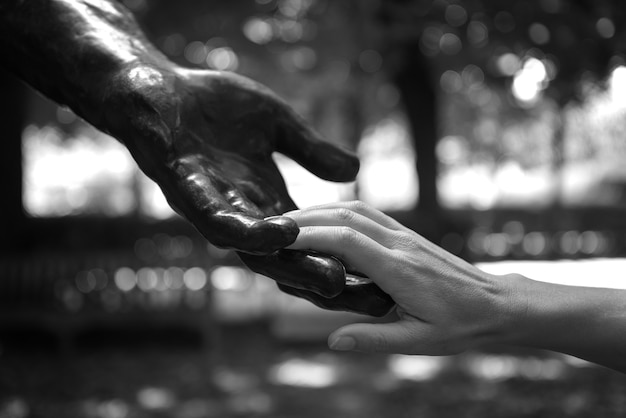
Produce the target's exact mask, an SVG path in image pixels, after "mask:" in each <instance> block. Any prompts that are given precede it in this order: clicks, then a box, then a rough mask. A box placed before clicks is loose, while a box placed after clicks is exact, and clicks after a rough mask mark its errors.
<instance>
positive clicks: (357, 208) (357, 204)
mask: <svg viewBox="0 0 626 418" xmlns="http://www.w3.org/2000/svg"><path fill="white" fill-rule="evenodd" d="M348 207H349V208H350V209H351V210H352V211H354V212H356V213H365V212H368V211H369V210H370V206H369V205H368V204H367V203H365V202H363V201H361V200H353V201H351V202H349V203H348Z"/></svg>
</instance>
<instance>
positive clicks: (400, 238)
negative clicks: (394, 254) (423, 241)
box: [393, 231, 416, 249]
mask: <svg viewBox="0 0 626 418" xmlns="http://www.w3.org/2000/svg"><path fill="white" fill-rule="evenodd" d="M393 246H394V247H395V248H398V249H412V248H415V246H416V243H415V239H414V237H413V235H412V234H410V233H408V232H405V231H397V232H394V234H393Z"/></svg>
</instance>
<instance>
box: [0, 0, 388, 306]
mask: <svg viewBox="0 0 626 418" xmlns="http://www.w3.org/2000/svg"><path fill="white" fill-rule="evenodd" d="M0 23H1V24H0V64H2V65H3V66H4V67H6V68H8V69H9V70H11V71H13V72H14V73H15V74H17V75H18V76H19V77H21V78H22V79H23V80H24V81H26V82H27V83H29V84H30V85H31V86H33V87H34V88H36V89H38V90H39V91H40V92H42V93H43V94H45V95H46V96H48V97H49V98H51V99H52V100H55V101H57V102H58V103H60V104H64V105H67V106H69V107H70V108H71V109H72V110H73V111H74V112H75V113H76V114H77V115H79V116H81V117H82V118H83V119H85V120H86V121H88V122H89V123H91V124H92V125H94V126H95V127H96V128H98V129H100V130H102V131H104V132H107V133H109V134H111V135H112V136H113V137H115V138H116V139H118V140H119V141H120V142H122V143H123V144H124V145H126V147H127V148H128V150H129V151H130V153H131V154H132V156H133V157H134V159H135V160H136V162H137V164H138V165H139V167H140V168H141V170H142V171H143V172H144V173H146V174H147V175H148V176H149V177H150V178H151V179H153V180H154V181H155V182H156V183H157V184H158V185H159V186H160V187H161V190H162V191H163V193H164V194H165V196H166V198H167V199H168V202H169V203H170V205H171V206H172V207H173V208H174V209H175V210H176V211H177V212H178V213H179V214H180V215H182V216H183V217H184V218H186V219H187V220H189V221H190V222H191V223H193V225H195V227H196V228H197V229H198V230H199V231H200V232H201V233H202V234H203V235H204V236H205V237H206V238H207V239H208V240H209V241H210V242H211V243H213V244H215V245H216V246H218V247H221V248H230V249H234V250H236V251H238V252H239V255H240V257H241V259H242V260H243V261H244V262H245V263H246V264H247V265H249V266H250V267H251V268H252V269H254V270H256V271H259V272H262V273H263V274H266V275H268V276H269V277H272V278H274V279H275V280H277V282H278V283H282V284H283V285H284V286H282V285H281V288H283V289H285V290H287V291H288V292H289V293H291V294H295V295H297V296H302V297H305V298H307V299H309V300H312V301H313V302H314V303H316V304H318V305H320V306H327V305H328V304H329V301H334V302H332V305H333V308H335V309H345V310H351V311H356V312H361V313H368V312H369V311H370V310H372V311H373V312H380V306H379V305H380V302H379V301H380V297H379V294H378V293H377V292H373V293H372V294H371V297H370V294H369V292H361V293H360V294H361V295H362V296H363V297H362V298H360V299H359V300H354V301H352V299H351V298H352V296H346V297H345V298H347V299H349V300H350V303H346V304H345V306H343V305H342V303H343V302H342V301H343V299H342V298H344V296H341V295H340V294H341V293H342V291H343V289H344V287H345V271H344V268H343V266H342V265H341V263H340V262H338V261H337V260H336V259H333V258H332V257H330V256H325V255H323V254H307V253H302V254H299V255H297V256H291V255H289V254H286V253H283V251H284V250H281V249H282V248H284V247H285V246H287V245H288V244H290V243H292V242H293V241H294V240H295V238H296V236H297V234H298V228H297V225H296V224H295V223H294V222H293V221H292V220H291V219H289V218H284V217H274V218H270V219H266V218H267V217H271V216H273V215H277V214H280V213H283V212H285V211H288V210H292V209H295V208H296V206H295V204H294V202H293V201H292V200H291V198H290V197H289V194H288V192H287V189H286V187H285V183H284V181H283V178H282V176H281V174H280V172H279V171H278V168H277V167H276V165H275V163H274V161H273V159H272V153H273V152H280V153H283V154H285V155H287V156H288V157H290V158H292V159H294V160H295V161H297V162H298V163H300V164H301V165H302V166H304V167H305V168H307V169H308V170H310V171H311V172H312V173H314V174H316V175H317V176H319V177H321V178H323V179H326V180H332V181H351V180H353V179H354V178H355V176H356V174H357V172H358V168H359V163H358V160H357V159H356V157H355V156H354V155H352V154H351V153H349V152H346V151H344V150H342V149H339V148H337V147H336V146H333V145H331V144H329V143H327V142H324V141H322V140H321V139H320V138H319V137H318V135H317V134H316V133H315V132H313V130H311V129H310V128H309V127H308V125H307V124H306V123H305V122H304V121H303V120H302V119H301V118H300V117H299V116H298V115H296V114H295V113H294V112H293V111H292V110H291V108H290V107H289V106H288V105H287V104H285V102H283V101H282V100H281V99H280V98H278V97H277V96H276V95H275V94H274V93H273V92H272V91H270V90H269V89H268V88H266V87H264V86H263V85H261V84H259V83H256V82H255V81H253V80H250V79H248V78H246V77H243V76H239V75H236V74H232V73H225V72H217V71H208V70H192V69H187V68H182V67H180V66H177V65H175V64H174V63H172V62H170V61H169V60H168V59H167V58H166V57H165V56H164V55H163V54H162V53H160V52H159V51H158V50H156V48H154V46H153V45H152V44H151V43H150V42H148V40H147V39H146V38H145V36H144V35H143V33H142V32H141V30H140V29H139V27H138V26H137V24H136V22H135V20H134V18H133V16H132V14H131V13H129V11H128V10H127V9H125V8H124V7H123V6H122V5H121V4H120V3H119V2H117V1H107V0H30V1H20V0H5V1H3V2H2V3H1V4H0ZM370 287H372V286H371V285H370ZM374 290H375V289H374ZM338 295H339V296H338ZM328 297H339V298H340V299H328Z"/></svg>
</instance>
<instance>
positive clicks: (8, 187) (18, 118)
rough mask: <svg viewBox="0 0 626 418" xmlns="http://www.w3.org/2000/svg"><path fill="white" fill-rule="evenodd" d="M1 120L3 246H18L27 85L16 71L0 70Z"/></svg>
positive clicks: (0, 244)
mask: <svg viewBox="0 0 626 418" xmlns="http://www.w3.org/2000/svg"><path fill="white" fill-rule="evenodd" d="M0 88H1V90H0V91H2V92H3V94H2V98H1V99H0V121H1V124H2V132H3V135H2V136H3V138H2V153H0V190H1V193H2V205H0V231H2V234H0V235H1V237H0V249H3V250H11V249H15V247H16V246H17V242H16V241H17V240H18V237H20V230H21V229H22V227H23V225H24V218H25V215H24V210H23V208H22V129H23V128H24V126H23V125H24V119H25V117H24V112H25V107H24V97H25V90H26V88H25V86H24V85H23V84H22V83H21V82H20V81H19V80H17V79H16V78H15V77H14V76H13V75H12V74H9V73H7V72H5V71H4V70H0Z"/></svg>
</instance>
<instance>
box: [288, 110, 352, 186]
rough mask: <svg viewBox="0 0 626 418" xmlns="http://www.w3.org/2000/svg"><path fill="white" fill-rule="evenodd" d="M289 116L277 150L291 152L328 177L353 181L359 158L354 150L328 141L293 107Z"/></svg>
mask: <svg viewBox="0 0 626 418" xmlns="http://www.w3.org/2000/svg"><path fill="white" fill-rule="evenodd" d="M285 114H286V116H285V117H284V119H283V121H282V125H281V128H280V131H279V135H278V136H277V141H276V151H278V152H280V153H282V154H284V155H286V156H288V157H289V158H291V159H292V160H294V161H296V162H297V163H298V164H300V165H301V166H302V167H304V168H306V169H307V170H309V171H310V172H311V173H313V174H315V175H316V176H318V177H320V178H321V179H324V180H330V181H339V182H345V181H353V180H354V179H355V177H356V175H357V172H358V171H359V160H358V158H357V157H356V155H354V154H353V153H351V152H349V151H347V150H345V149H343V148H340V147H338V146H336V145H333V144H331V143H330V142H326V141H324V140H323V139H321V138H320V137H319V135H318V134H317V133H316V132H315V131H314V130H313V129H312V128H311V127H309V126H308V125H307V124H306V122H304V121H303V120H302V119H300V117H299V116H298V115H295V114H294V112H293V111H291V110H289V109H286V110H285Z"/></svg>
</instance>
